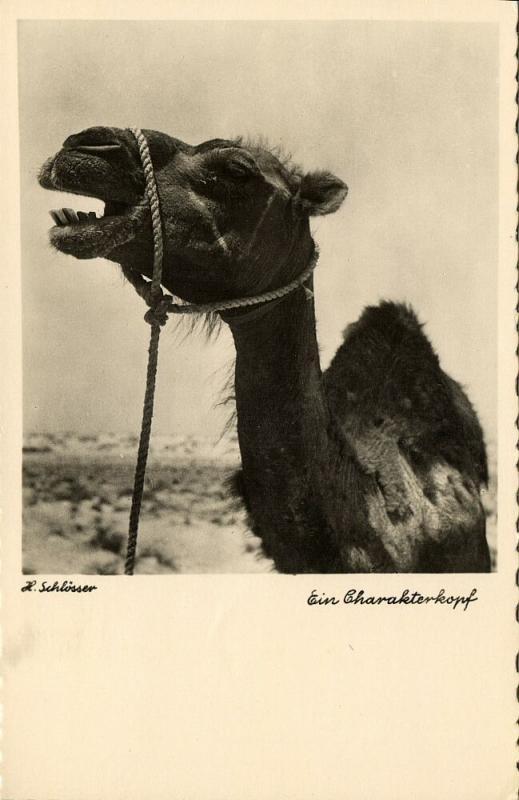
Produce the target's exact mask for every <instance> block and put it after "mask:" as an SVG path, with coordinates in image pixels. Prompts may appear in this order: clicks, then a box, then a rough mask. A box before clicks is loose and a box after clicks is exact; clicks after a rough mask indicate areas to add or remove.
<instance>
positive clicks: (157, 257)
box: [124, 128, 167, 575]
mask: <svg viewBox="0 0 519 800" xmlns="http://www.w3.org/2000/svg"><path fill="white" fill-rule="evenodd" d="M130 130H131V132H132V133H133V135H134V136H135V138H136V140H137V144H138V146H139V154H140V157H141V161H142V166H143V170H144V178H145V181H146V196H147V198H148V202H149V204H150V210H151V224H152V227H153V277H152V281H151V288H150V295H149V302H150V305H151V309H150V311H148V313H147V314H146V316H145V317H144V319H145V320H146V322H148V323H149V325H150V328H151V330H150V344H149V347H148V368H147V371H146V391H145V393H144V404H143V409H142V424H141V435H140V439H139V450H138V453H137V464H136V467H135V478H134V483H133V496H132V506H131V509H130V522H129V527H128V546H127V550H126V562H125V565H124V573H125V575H133V571H134V568H135V551H136V549H137V534H138V532H139V515H140V511H141V504H142V493H143V489H144V476H145V473H146V463H147V461H148V449H149V445H150V433H151V422H152V419H153V402H154V398H155V380H156V375H157V362H158V357H159V337H160V329H161V326H162V325H164V323H165V322H166V319H167V317H165V315H164V314H163V312H162V308H161V302H162V299H163V294H162V290H161V288H160V281H161V277H162V256H163V247H162V222H161V219H160V205H159V195H158V192H157V184H156V183H155V175H154V172H153V164H152V162H151V156H150V151H149V148H148V142H147V141H146V137H145V136H144V134H143V133H142V131H141V130H139V128H131V129H130Z"/></svg>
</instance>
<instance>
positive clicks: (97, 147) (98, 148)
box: [64, 144, 122, 155]
mask: <svg viewBox="0 0 519 800" xmlns="http://www.w3.org/2000/svg"><path fill="white" fill-rule="evenodd" d="M64 149H66V150H68V149H74V150H78V151H79V152H80V153H94V155H95V154H96V153H101V154H102V153H108V152H110V151H112V150H121V149H122V146H121V145H120V144H80V145H77V146H76V147H74V148H68V147H67V148H64Z"/></svg>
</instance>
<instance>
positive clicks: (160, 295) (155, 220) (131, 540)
mask: <svg viewBox="0 0 519 800" xmlns="http://www.w3.org/2000/svg"><path fill="white" fill-rule="evenodd" d="M129 130H130V132H131V133H132V134H133V136H134V137H135V139H136V141H137V145H138V148H139V155H140V158H141V163H142V168H143V171H144V178H145V193H146V198H147V200H148V203H149V206H150V212H151V223H152V229H153V273H152V279H151V281H146V280H144V278H142V277H141V276H140V275H132V273H130V272H128V271H125V275H126V277H127V278H128V280H129V281H130V282H131V283H132V284H133V286H134V288H135V290H136V291H137V293H138V294H139V295H140V296H141V297H143V299H144V300H145V301H146V303H147V305H148V306H149V310H148V311H147V312H146V314H145V316H144V319H145V321H146V322H147V323H148V324H149V325H150V327H151V333H150V344H149V348H148V368H147V375H146V391H145V395H144V406H143V412H142V425H141V435H140V439H139V449H138V454H137V465H136V468H135V479H134V487H133V497H132V505H131V510H130V522H129V528H128V544H127V551H126V562H125V569H124V571H125V574H126V575H133V572H134V567H135V554H136V549H137V534H138V528H139V516H140V509H141V504H142V494H143V490H144V477H145V472H146V462H147V459H148V450H149V442H150V433H151V423H152V419H153V403H154V396H155V380H156V374H157V363H158V349H159V336H160V329H161V327H162V326H163V325H165V324H166V322H167V320H168V315H169V314H204V313H209V312H211V311H229V310H231V309H233V308H243V307H246V306H255V305H259V304H261V303H268V302H271V301H274V300H280V299H281V298H283V297H285V296H286V295H287V294H290V293H291V292H293V291H295V290H296V289H298V288H299V287H300V286H303V285H304V283H305V282H306V281H307V280H308V278H309V277H310V275H311V274H312V272H313V270H314V269H315V266H316V264H317V258H318V253H317V249H316V250H315V251H314V255H313V257H312V259H311V261H310V263H309V265H308V266H307V267H306V269H305V270H304V271H303V272H302V273H301V274H300V275H299V276H298V277H297V278H295V279H294V280H293V281H291V282H290V283H287V284H286V285H285V286H282V287H281V288H279V289H273V290H271V291H268V292H263V293H262V294H257V295H254V296H252V297H240V298H237V299H235V300H224V301H221V302H215V303H205V304H202V305H198V304H194V303H175V302H174V299H173V297H172V296H171V295H169V294H164V292H163V291H162V288H161V280H162V260H163V255H164V247H163V238H162V220H161V215H160V199H159V193H158V190H157V184H156V181H155V173H154V170H153V163H152V160H151V155H150V150H149V146H148V142H147V140H146V137H145V136H144V134H143V132H142V131H141V130H140V129H139V128H130V129H129ZM304 289H305V292H306V295H307V297H308V298H311V297H312V296H313V293H312V291H311V290H310V289H309V288H308V287H306V286H304Z"/></svg>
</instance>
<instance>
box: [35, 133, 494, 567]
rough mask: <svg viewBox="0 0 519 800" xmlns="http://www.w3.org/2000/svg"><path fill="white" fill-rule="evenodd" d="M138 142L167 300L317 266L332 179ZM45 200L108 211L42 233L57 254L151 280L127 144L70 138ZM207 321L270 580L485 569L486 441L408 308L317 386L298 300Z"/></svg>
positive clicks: (198, 298) (279, 160) (309, 300)
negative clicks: (217, 332) (216, 332)
mask: <svg viewBox="0 0 519 800" xmlns="http://www.w3.org/2000/svg"><path fill="white" fill-rule="evenodd" d="M145 135H146V137H147V139H148V143H149V147H150V152H151V156H152V159H153V163H154V169H155V177H156V182H157V187H158V191H159V195H160V199H161V214H162V223H163V233H164V245H165V248H164V263H163V284H164V286H165V287H166V288H167V289H168V290H169V291H171V292H172V293H173V294H175V295H177V296H179V297H181V298H183V299H185V300H187V301H189V302H194V303H204V302H212V301H222V300H226V299H228V298H236V297H241V296H244V295H253V294H256V293H259V292H262V291H267V290H270V289H274V288H278V287H280V286H283V285H285V284H286V283H288V282H289V281H291V280H293V279H294V278H295V277H296V276H298V275H300V274H301V273H302V272H303V270H304V269H305V268H306V267H307V265H308V264H309V262H310V259H311V258H312V256H313V254H314V249H315V246H314V242H313V239H312V236H311V234H310V226H309V216H315V215H322V214H329V213H332V212H335V211H337V210H338V209H339V207H340V205H341V203H342V202H343V200H344V198H345V196H346V193H347V187H346V185H345V184H344V183H343V182H342V181H341V180H340V179H338V178H336V177H335V176H333V175H331V174H330V173H328V172H312V173H307V174H305V173H304V172H303V171H302V170H301V169H300V168H299V167H297V166H296V165H294V164H292V163H291V161H290V159H289V158H287V157H282V156H281V154H280V153H275V152H273V151H271V150H269V149H268V148H267V147H266V146H265V144H264V143H263V144H262V143H258V142H254V143H253V142H246V141H244V140H241V139H231V140H222V139H213V140H210V141H208V142H204V143H202V144H200V145H197V146H191V145H188V144H186V143H185V142H181V141H180V140H178V139H174V138H173V137H170V136H167V135H165V134H162V133H158V132H156V131H145ZM107 145H108V147H107ZM40 183H41V184H42V186H44V187H45V188H47V189H58V190H60V189H61V190H65V191H68V192H75V193H76V194H83V195H90V196H94V197H99V198H101V199H103V200H105V203H106V207H105V216H104V217H103V219H100V220H95V221H93V220H91V219H90V220H88V221H86V222H80V223H78V224H75V223H73V222H71V221H70V220H69V224H66V225H57V226H56V227H54V228H53V229H52V230H51V242H52V243H53V244H54V246H55V247H57V248H58V249H59V250H61V251H62V252H65V253H70V254H72V255H74V256H76V257H78V258H93V257H97V256H103V257H106V258H108V259H110V260H112V261H115V262H117V263H119V264H120V265H121V267H122V269H123V272H124V274H125V275H126V276H128V278H129V279H133V282H135V276H138V275H144V276H146V277H149V276H150V271H151V266H152V256H153V241H152V235H151V224H150V214H149V209H148V207H147V205H146V203H145V201H144V198H143V192H144V179H143V173H142V168H141V164H140V158H139V154H138V151H137V147H136V143H135V141H134V139H133V137H132V135H131V134H130V133H129V132H128V131H122V130H119V129H116V128H102V127H98V128H91V129H88V130H86V131H82V132H81V133H79V134H75V135H74V136H71V137H69V138H68V139H67V140H66V141H65V143H64V146H63V149H62V150H61V151H60V152H59V153H58V154H57V155H56V156H54V157H53V158H51V159H49V160H48V161H47V162H46V163H45V165H44V166H43V168H42V171H41V174H40ZM307 287H308V288H312V281H311V280H309V281H308V282H307ZM338 311H340V310H338ZM220 316H221V319H222V320H223V321H224V322H225V323H226V324H228V325H229V327H230V329H231V332H232V335H233V339H234V343H235V347H236V365H235V376H234V393H235V398H236V409H237V424H238V437H239V442H240V451H241V458H242V470H241V471H240V472H239V473H238V474H237V475H236V476H235V477H234V479H233V481H232V491H233V492H234V493H235V494H236V495H239V496H240V497H242V498H243V500H244V503H245V506H246V508H247V511H248V514H249V519H250V525H251V528H252V529H253V531H254V532H255V533H256V534H257V535H258V536H260V537H261V539H262V541H263V546H264V550H265V552H266V553H267V554H268V555H270V556H271V557H272V558H273V560H274V562H275V564H276V568H277V569H278V570H279V571H282V572H292V573H296V572H484V571H488V570H489V568H490V559H489V552H488V546H487V543H486V537H485V516H484V513H483V509H482V506H481V501H480V497H479V489H480V486H481V485H482V484H484V483H485V482H486V480H487V466H486V457H485V448H484V443H483V436H482V431H481V427H480V425H479V422H478V420H477V417H476V414H475V412H474V409H473V408H472V406H471V404H470V402H469V400H468V399H467V397H466V395H465V393H464V391H463V390H462V388H461V387H460V386H459V385H458V384H457V383H456V382H455V381H454V380H452V378H450V377H449V376H448V375H446V374H445V373H444V372H443V371H442V369H441V367H440V364H439V360H438V357H437V355H436V353H435V352H434V350H433V349H432V347H431V345H430V343H429V341H428V339H427V338H426V336H425V335H424V333H423V330H422V326H421V325H420V324H419V323H418V321H417V318H416V316H415V314H414V312H413V311H412V310H411V309H410V308H407V307H406V306H404V305H400V304H395V303H389V302H385V303H381V304H380V305H379V306H374V307H369V308H367V309H366V310H365V311H364V313H363V314H362V316H361V317H360V319H359V320H358V321H357V322H356V323H354V324H353V325H350V326H349V327H348V328H347V329H346V331H345V335H344V341H343V343H342V345H341V346H340V348H339V350H338V351H337V354H336V356H335V358H334V360H333V362H332V363H331V365H330V367H329V368H328V370H327V371H326V372H325V374H324V375H322V373H321V368H320V363H319V352H318V346H317V339H316V333H315V309H314V302H313V297H312V295H311V293H309V292H307V291H305V290H303V288H300V289H298V290H297V291H295V292H293V293H292V294H290V295H288V296H287V297H285V298H284V299H283V300H282V301H280V302H276V303H271V304H268V305H265V306H263V307H260V308H259V309H255V310H254V311H252V312H251V311H250V310H249V311H247V310H245V311H243V310H241V309H236V310H233V311H229V312H226V313H222V314H221V315H220ZM215 321H216V318H215V317H212V318H211V319H210V320H209V328H210V329H211V328H212V327H214V323H215Z"/></svg>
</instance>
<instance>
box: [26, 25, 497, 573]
mask: <svg viewBox="0 0 519 800" xmlns="http://www.w3.org/2000/svg"><path fill="white" fill-rule="evenodd" d="M143 42H145V43H147V46H146V47H145V51H146V55H145V57H144V56H143V57H140V58H135V54H136V52H137V51H138V50H139V47H140V44H142V43H143ZM19 64H20V73H19V80H20V143H21V180H22V281H23V287H22V291H23V334H24V422H23V426H24V464H23V470H24V472H23V480H24V538H23V552H24V560H23V568H24V572H25V573H27V574H33V573H34V574H38V573H42V572H52V573H59V574H61V573H63V574H67V573H94V574H96V573H97V574H120V573H122V572H124V569H125V558H126V566H127V567H128V564H129V562H131V563H130V564H129V566H130V569H131V570H132V571H133V569H135V572H137V573H145V574H153V573H184V572H188V573H208V572H209V573H211V572H216V573H222V572H223V573H225V572H244V573H247V572H264V571H271V570H274V571H276V572H281V573H289V574H298V573H305V572H306V573H370V572H375V573H378V572H393V573H416V572H422V573H423V572H426V573H443V572H454V573H456V572H489V571H490V570H493V569H494V570H495V569H496V568H497V565H498V558H497V552H496V537H495V526H496V514H497V508H496V448H497V441H496V403H497V395H496V381H495V379H493V378H492V376H496V374H497V284H496V281H497V259H498V248H497V232H498V213H497V202H498V194H497V193H498V172H497V159H498V115H497V108H498V106H497V102H498V94H497V91H498V84H497V68H498V36H497V29H496V28H495V27H492V26H482V25H474V24H467V25H462V24H456V25H453V24H449V23H445V22H438V23H434V22H431V23H428V24H427V25H424V24H423V23H420V22H405V21H404V22H384V21H379V22H377V21H349V22H341V21H333V22H328V23H327V22H298V21H283V22H259V21H241V22H240V21H234V22H216V21H213V22H193V23H189V22H182V21H181V22H178V23H177V22H162V21H157V22H132V21H127V22H120V23H115V22H109V21H106V22H89V21H83V20H81V21H69V22H67V21H62V20H61V21H41V20H37V21H32V22H21V23H20V25H19ZM447 111H448V113H447ZM148 178H149V181H148ZM150 187H151V188H150ZM151 192H152V193H151ZM49 211H50V216H49ZM154 220H155V221H154ZM51 226H52V227H51ZM49 228H50V231H49V230H48V229H49ZM159 249H160V253H161V257H160V263H159V264H158V269H159V270H160V275H159V276H158V277H157V278H156V279H155V280H154V281H152V278H153V275H154V269H155V266H154V264H155V260H158V259H155V260H154V253H155V254H156V253H157V251H158V250H159ZM161 286H162V289H161ZM134 290H136V291H134ZM168 304H169V306H170V307H169V306H168ZM148 307H149V308H150V312H149V314H148V317H147V321H148V322H149V323H150V324H149V325H147V324H146V323H145V322H143V317H144V314H145V312H146V310H147V308H148ZM157 308H158V312H157V313H158V317H157V316H155V317H154V316H153V314H154V313H155V312H154V309H157ZM173 312H178V313H173ZM161 315H162V318H161ZM162 328H163V331H162V336H161V338H160V349H159V346H158V343H157V351H158V352H160V362H159V366H158V369H157V374H156V398H155V402H154V409H153V412H152V411H151V410H150V413H149V420H148V419H146V424H147V425H148V427H151V439H150V443H149V463H148V465H147V470H146V472H145V475H144V478H143V480H144V485H143V492H142V501H140V498H137V499H136V498H135V495H134V487H133V484H134V471H135V468H136V467H135V464H136V459H137V450H138V442H139V432H140V426H141V419H140V414H141V410H142V404H143V398H144V390H145V377H146V369H147V367H146V354H147V347H148V342H147V340H148V337H149V331H150V329H154V330H155V332H156V333H155V334H154V336H155V337H156V338H157V339H158V334H159V332H160V331H161V329H162ZM154 347H155V344H154ZM147 398H148V395H147ZM148 405H149V403H148ZM141 449H142V447H141ZM141 461H142V458H141ZM139 469H141V465H140V463H139ZM139 503H140V515H139V516H140V518H139V522H138V527H139V535H138V538H137V537H136V531H135V533H133V529H135V528H136V527H137V523H134V524H133V525H132V526H130V527H132V533H133V538H134V539H136V541H135V542H133V550H136V552H134V553H131V552H130V551H132V544H131V543H130V544H128V531H129V522H128V518H129V516H130V512H131V513H132V515H133V516H136V515H137V513H138V511H137V510H136V506H139ZM129 552H130V556H131V558H130V559H129V561H128V557H127V555H126V554H127V553H129Z"/></svg>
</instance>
